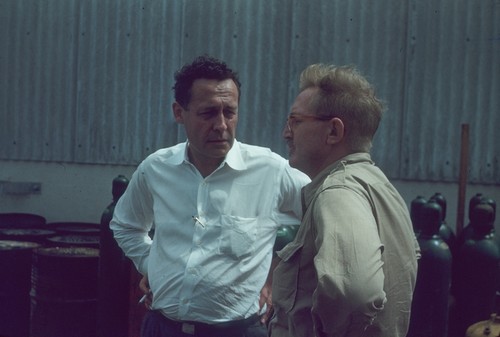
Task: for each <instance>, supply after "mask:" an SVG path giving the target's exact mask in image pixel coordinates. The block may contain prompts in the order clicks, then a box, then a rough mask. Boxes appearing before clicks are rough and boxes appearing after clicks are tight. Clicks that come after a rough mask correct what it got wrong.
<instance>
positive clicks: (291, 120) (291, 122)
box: [286, 114, 333, 133]
mask: <svg viewBox="0 0 500 337" xmlns="http://www.w3.org/2000/svg"><path fill="white" fill-rule="evenodd" d="M332 118H333V116H320V115H302V114H301V115H299V114H290V115H288V118H287V119H286V126H287V128H288V131H290V133H291V132H293V129H294V128H295V126H296V125H297V123H300V122H304V121H307V120H309V121H323V122H325V121H329V120H330V119H332Z"/></svg>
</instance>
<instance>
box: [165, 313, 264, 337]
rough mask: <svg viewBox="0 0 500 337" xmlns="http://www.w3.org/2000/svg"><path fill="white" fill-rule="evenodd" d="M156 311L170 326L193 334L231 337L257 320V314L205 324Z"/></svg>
mask: <svg viewBox="0 0 500 337" xmlns="http://www.w3.org/2000/svg"><path fill="white" fill-rule="evenodd" d="M156 313H157V314H158V315H159V316H161V317H162V321H163V322H164V323H165V324H168V325H169V327H170V328H172V329H175V330H177V331H180V332H183V333H185V334H188V335H193V336H209V337H213V336H220V337H223V336H228V337H229V336H231V337H232V336H238V335H243V334H244V332H245V330H246V329H247V328H248V327H250V326H251V325H253V324H254V323H256V322H257V321H258V320H259V316H258V315H253V316H250V317H248V318H245V319H241V320H236V321H228V322H222V323H214V324H207V323H200V322H193V321H176V320H172V319H170V318H168V317H166V316H164V315H163V314H161V313H160V312H159V311H156Z"/></svg>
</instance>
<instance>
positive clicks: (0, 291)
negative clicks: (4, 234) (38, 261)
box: [0, 240, 40, 337]
mask: <svg viewBox="0 0 500 337" xmlns="http://www.w3.org/2000/svg"><path fill="white" fill-rule="evenodd" d="M38 247H40V245H39V244H37V243H34V242H21V241H7V240H2V241H0V270H1V274H0V275H1V277H0V336H8V337H28V335H29V327H30V288H31V256H32V251H33V249H35V248H38Z"/></svg>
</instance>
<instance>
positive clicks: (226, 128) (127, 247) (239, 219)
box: [110, 56, 309, 337]
mask: <svg viewBox="0 0 500 337" xmlns="http://www.w3.org/2000/svg"><path fill="white" fill-rule="evenodd" d="M175 80H176V83H175V86H174V92H175V102H174V103H173V105H172V109H173V113H174V117H175V120H176V121H177V122H178V123H180V124H183V125H184V127H185V130H186V134H187V138H188V140H187V142H185V143H180V144H177V145H175V146H172V147H169V148H165V149H161V150H159V151H157V152H155V153H153V154H152V155H150V156H149V157H148V158H146V159H145V160H144V161H143V162H142V163H141V164H140V165H139V167H138V169H137V171H136V172H135V173H134V175H133V176H132V179H131V181H130V183H129V185H128V188H127V190H126V192H125V193H124V195H123V196H122V197H121V199H120V201H119V202H118V204H117V205H116V208H115V211H114V217H113V220H112V221H111V225H110V227H111V229H112V230H113V232H114V235H115V238H116V240H117V242H118V244H119V245H120V247H121V248H122V249H123V251H124V252H125V254H126V255H127V256H128V257H129V258H130V259H131V260H132V261H133V262H134V264H135V266H136V267H137V269H138V270H139V272H140V273H141V274H142V275H144V276H145V279H144V281H145V282H143V286H144V285H145V284H146V282H147V281H149V286H150V292H151V295H152V304H151V309H152V310H151V311H150V312H149V313H148V314H147V315H146V317H145V320H144V322H143V327H142V336H143V337H160V336H161V337H167V336H168V337H170V336H207V337H223V336H231V337H238V336H243V335H244V333H245V330H246V329H247V328H248V327H249V326H250V325H252V324H253V323H255V322H256V321H257V320H258V314H259V313H261V312H262V311H263V310H264V309H265V304H267V305H268V306H269V305H270V303H271V302H270V294H271V290H270V282H266V279H267V277H268V274H269V271H270V266H271V259H272V255H273V245H274V240H275V237H276V232H277V229H278V227H279V226H280V225H283V224H287V221H289V222H290V223H298V222H299V221H298V219H300V217H301V215H302V214H301V212H302V211H301V202H300V189H301V187H302V186H304V185H305V184H307V183H308V182H309V178H307V176H305V175H303V174H302V173H300V172H299V171H298V170H295V169H292V168H291V167H290V166H289V165H288V162H287V161H286V160H285V159H284V158H282V157H281V156H279V155H277V154H275V153H273V152H271V151H270V150H269V149H266V148H262V147H257V146H253V145H248V144H243V143H240V142H238V141H237V140H236V139H235V133H236V125H237V122H238V114H239V112H238V103H239V99H240V83H239V80H238V77H237V74H236V73H235V72H233V71H232V70H231V69H230V68H228V67H227V66H226V64H225V63H223V62H221V61H219V60H217V59H214V58H210V57H207V56H202V57H198V58H197V59H195V60H194V61H193V63H191V64H188V65H186V66H184V67H183V68H182V69H181V70H180V71H179V72H177V73H176V75H175ZM153 224H154V229H155V232H154V239H153V240H151V239H150V238H149V237H148V232H149V230H150V229H151V228H152V226H153Z"/></svg>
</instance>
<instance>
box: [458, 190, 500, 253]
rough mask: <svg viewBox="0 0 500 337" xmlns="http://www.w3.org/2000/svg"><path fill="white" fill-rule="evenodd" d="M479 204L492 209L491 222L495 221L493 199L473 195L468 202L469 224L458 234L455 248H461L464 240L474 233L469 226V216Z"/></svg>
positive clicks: (494, 203) (478, 194) (481, 195)
mask: <svg viewBox="0 0 500 337" xmlns="http://www.w3.org/2000/svg"><path fill="white" fill-rule="evenodd" d="M481 202H483V203H487V204H490V205H491V206H492V207H493V221H495V213H496V202H495V201H494V200H493V199H491V198H488V197H486V196H484V195H483V194H482V193H477V194H475V195H474V196H473V197H472V198H471V199H470V200H469V213H468V216H469V223H468V224H467V226H465V227H464V229H463V230H462V232H460V233H459V234H458V236H457V240H456V246H457V247H460V246H462V245H463V243H464V242H465V240H467V239H469V238H470V237H471V235H472V232H473V231H474V228H473V226H472V225H471V216H472V214H473V212H474V207H476V205H477V204H479V203H481ZM493 229H494V227H493Z"/></svg>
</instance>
